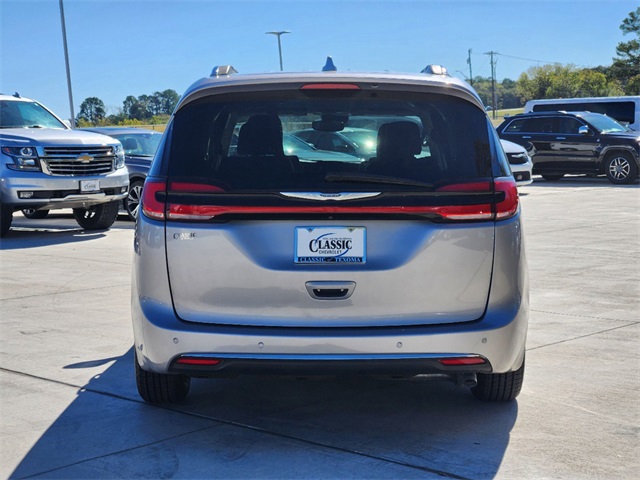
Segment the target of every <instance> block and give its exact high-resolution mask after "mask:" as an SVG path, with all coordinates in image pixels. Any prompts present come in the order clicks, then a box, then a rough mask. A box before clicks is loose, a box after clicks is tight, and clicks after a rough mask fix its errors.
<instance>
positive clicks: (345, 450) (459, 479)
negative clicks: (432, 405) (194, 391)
mask: <svg viewBox="0 0 640 480" xmlns="http://www.w3.org/2000/svg"><path fill="white" fill-rule="evenodd" d="M0 371H3V372H7V373H13V374H15V375H21V376H25V377H29V378H33V379H36V380H42V381H45V382H50V383H56V384H58V385H63V386H67V387H71V388H76V389H79V390H81V391H85V392H90V393H95V394H97V395H104V396H107V397H112V398H116V399H119V400H125V401H128V402H133V403H139V404H142V405H146V406H148V407H151V408H157V409H160V410H165V411H169V412H174V413H181V414H183V415H187V416H190V417H195V418H200V419H204V420H210V421H214V422H218V423H220V424H224V425H229V426H233V427H239V428H243V429H247V430H251V431H254V432H258V433H262V434H265V435H272V436H275V437H279V438H284V439H287V440H293V441H297V442H302V443H306V444H308V445H313V446H316V447H322V448H326V449H329V450H334V451H338V452H342V453H347V454H351V455H357V456H360V457H365V458H369V459H372V460H377V461H382V462H387V463H392V464H394V465H398V466H401V467H406V468H412V469H415V470H420V471H422V472H427V473H433V474H435V475H438V476H440V477H443V478H453V479H456V480H470V479H468V478H467V477H462V476H460V475H456V474H455V473H450V472H446V471H444V470H437V469H433V468H429V467H423V466H420V465H412V464H410V463H406V462H402V461H400V460H395V459H392V458H387V457H383V456H376V455H372V454H369V453H365V452H360V451H357V450H350V449H348V448H343V447H338V446H335V445H329V444H325V443H321V442H316V441H313V440H308V439H305V438H300V437H296V436H293V435H288V434H284V433H278V432H272V431H270V430H267V429H264V428H262V427H254V426H252V425H246V424H243V423H240V422H234V421H231V420H224V419H219V418H216V417H211V416H208V415H204V414H201V413H195V412H188V411H185V410H181V409H179V408H171V407H166V406H163V405H154V404H150V403H147V402H145V401H143V400H136V399H132V398H129V397H125V396H122V395H118V394H115V393H111V392H104V391H102V390H96V389H92V388H87V387H84V386H79V385H76V384H73V383H69V382H64V381H62V380H54V379H51V378H45V377H41V376H38V375H33V374H31V373H25V372H20V371H18V370H12V369H9V368H4V367H0ZM218 426H219V425H211V426H209V427H205V428H202V429H199V430H195V431H193V432H187V433H184V434H180V435H176V436H174V437H171V438H167V439H164V440H159V441H158V442H152V443H150V444H149V445H154V444H157V443H161V442H165V441H168V440H171V439H172V438H180V437H182V436H184V435H188V434H190V433H196V432H199V431H202V430H206V429H210V428H215V427H218ZM144 446H145V445H141V446H138V447H133V448H130V449H126V450H122V451H120V452H112V453H108V454H105V455H101V456H98V457H94V458H88V459H85V460H80V461H78V462H74V463H71V464H69V465H65V466H61V467H56V468H54V469H51V470H48V471H46V472H39V473H34V474H33V475H30V476H29V477H23V478H31V477H34V476H37V475H42V474H44V473H49V472H53V471H56V470H62V469H64V468H67V467H71V466H74V465H80V464H82V463H84V462H88V461H92V460H96V459H99V458H106V457H108V456H110V455H116V454H121V453H124V452H128V451H132V450H136V449H138V448H141V447H144Z"/></svg>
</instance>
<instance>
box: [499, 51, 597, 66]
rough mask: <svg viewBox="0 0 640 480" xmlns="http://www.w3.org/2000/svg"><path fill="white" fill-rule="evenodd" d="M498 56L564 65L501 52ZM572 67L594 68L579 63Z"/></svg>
mask: <svg viewBox="0 0 640 480" xmlns="http://www.w3.org/2000/svg"><path fill="white" fill-rule="evenodd" d="M494 53H495V54H496V55H500V56H502V57H506V58H513V59H515V60H522V61H525V62H535V63H547V64H558V65H562V64H563V62H552V61H550V60H536V59H534V58H525V57H517V56H515V55H507V54H506V53H499V52H494ZM572 65H575V66H576V67H582V68H592V66H591V65H580V64H577V63H573V64H572Z"/></svg>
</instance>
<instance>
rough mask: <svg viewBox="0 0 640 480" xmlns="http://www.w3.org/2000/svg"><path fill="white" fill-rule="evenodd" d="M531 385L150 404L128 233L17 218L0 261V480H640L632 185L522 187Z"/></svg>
mask: <svg viewBox="0 0 640 480" xmlns="http://www.w3.org/2000/svg"><path fill="white" fill-rule="evenodd" d="M521 194H522V197H521V199H522V204H523V210H524V218H525V234H526V242H527V251H528V257H529V266H530V277H531V307H532V311H531V319H530V329H529V339H528V349H527V371H526V374H525V384H524V388H523V391H522V393H521V395H520V396H519V397H518V400H517V401H516V402H512V403H510V404H502V405H496V404H487V403H482V402H479V401H477V400H475V399H474V398H473V397H472V396H471V395H470V394H469V393H468V391H466V390H463V389H458V388H457V387H455V386H454V385H453V384H452V383H450V382H447V381H446V380H443V379H430V380H425V379H414V380H389V379H372V378H364V379H363V378H354V379H339V380H334V379H326V378H321V379H290V378H277V377H273V378H271V377H267V378H256V377H245V378H239V379H234V380H194V382H193V385H192V390H191V392H190V394H189V396H188V398H187V401H186V402H185V403H183V404H181V405H179V406H177V407H173V408H167V407H158V406H151V405H147V404H145V403H143V402H142V401H141V400H140V398H139V397H138V395H137V392H136V389H135V380H134V375H133V363H132V362H133V353H132V350H131V345H132V334H131V325H130V323H131V322H130V317H129V288H130V264H131V255H132V242H133V230H132V228H133V226H132V224H131V223H129V222H126V221H118V222H117V223H116V224H115V226H114V227H113V228H112V229H111V230H109V231H107V232H99V233H84V232H83V231H82V230H80V229H79V227H77V225H76V224H75V222H74V221H73V218H71V216H70V215H68V214H66V212H64V211H63V213H53V214H52V215H50V218H47V219H44V220H28V219H25V218H20V217H19V215H16V218H15V220H14V226H15V227H16V228H14V229H13V230H12V231H11V232H10V233H9V235H8V236H7V237H6V238H4V239H2V241H1V248H0V309H1V310H0V312H1V313H0V337H1V348H0V400H1V410H0V435H1V436H2V443H1V445H0V476H2V477H4V478H9V477H11V478H26V477H35V478H134V477H135V478H243V479H244V478H277V479H280V478H442V477H444V478H501V479H502V478H503V479H514V478H516V479H520V478H572V479H573V478H584V479H595V478H607V479H610V478H620V479H626V478H635V476H636V475H637V472H638V468H639V467H640V465H639V461H638V458H639V457H640V440H639V432H640V428H639V427H640V418H639V417H640V415H639V414H640V368H639V367H640V360H639V359H638V358H639V354H640V351H639V345H640V343H639V342H638V339H639V329H640V188H638V184H637V183H636V184H635V185H632V186H623V187H620V186H613V185H611V184H609V183H608V182H607V181H606V180H604V179H588V178H573V179H564V180H562V181H560V182H545V181H543V180H537V181H536V182H534V184H532V185H530V186H527V187H523V188H522V189H521Z"/></svg>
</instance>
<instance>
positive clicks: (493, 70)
mask: <svg viewBox="0 0 640 480" xmlns="http://www.w3.org/2000/svg"><path fill="white" fill-rule="evenodd" d="M485 55H489V56H490V57H491V101H492V102H493V105H492V106H491V108H492V112H493V115H492V117H493V119H494V120H495V118H496V109H497V108H498V105H497V103H498V96H497V95H496V62H497V60H494V59H493V56H494V55H499V54H498V52H494V51H493V50H492V51H490V52H486V53H485Z"/></svg>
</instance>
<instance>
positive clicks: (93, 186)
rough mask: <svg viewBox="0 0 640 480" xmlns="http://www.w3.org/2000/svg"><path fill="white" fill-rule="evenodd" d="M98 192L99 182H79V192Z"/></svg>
mask: <svg viewBox="0 0 640 480" xmlns="http://www.w3.org/2000/svg"><path fill="white" fill-rule="evenodd" d="M99 191H100V180H80V192H81V193H91V192H99Z"/></svg>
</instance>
